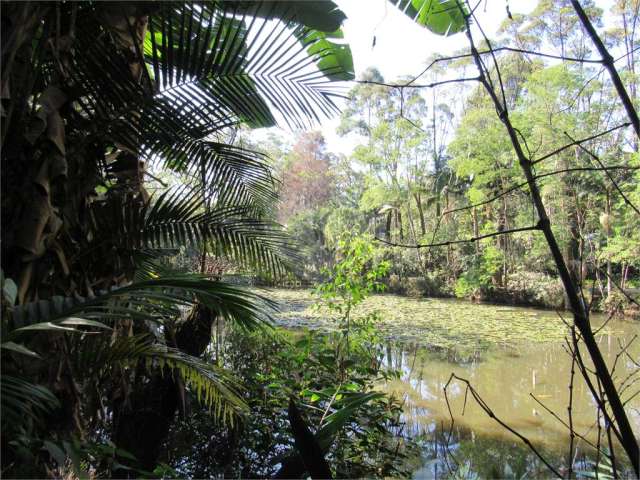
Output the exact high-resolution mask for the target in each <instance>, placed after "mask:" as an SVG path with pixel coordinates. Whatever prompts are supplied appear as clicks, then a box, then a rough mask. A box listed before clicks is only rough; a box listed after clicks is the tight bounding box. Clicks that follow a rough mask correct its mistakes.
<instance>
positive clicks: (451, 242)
mask: <svg viewBox="0 0 640 480" xmlns="http://www.w3.org/2000/svg"><path fill="white" fill-rule="evenodd" d="M530 230H540V226H539V225H534V226H530V227H521V228H512V229H509V230H498V231H497V232H491V233H487V234H485V235H479V236H477V237H471V238H467V239H464V240H448V241H446V242H439V243H418V244H416V245H406V244H401V243H394V242H390V241H388V240H385V239H383V238H380V237H375V239H376V240H377V241H379V242H382V243H384V244H386V245H390V246H392V247H403V248H432V247H445V246H447V245H456V244H459V243H471V242H477V241H479V240H483V239H485V238H491V237H497V236H499V235H507V234H509V233H517V232H527V231H530Z"/></svg>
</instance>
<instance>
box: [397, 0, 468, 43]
mask: <svg viewBox="0 0 640 480" xmlns="http://www.w3.org/2000/svg"><path fill="white" fill-rule="evenodd" d="M390 1H391V3H393V4H394V5H395V6H397V7H398V8H399V9H400V10H402V12H404V13H405V15H407V16H408V17H410V18H411V19H412V20H413V21H415V22H416V23H417V24H419V25H422V26H423V27H426V28H428V29H429V30H431V31H432V32H433V33H436V34H438V35H444V36H445V37H446V36H449V35H453V34H455V33H458V32H462V31H464V30H465V28H466V23H465V16H466V15H468V14H469V12H468V11H467V9H466V7H465V6H464V5H463V4H462V2H460V1H459V0H390Z"/></svg>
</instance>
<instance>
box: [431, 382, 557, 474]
mask: <svg viewBox="0 0 640 480" xmlns="http://www.w3.org/2000/svg"><path fill="white" fill-rule="evenodd" d="M453 380H457V381H459V382H462V383H464V384H465V385H466V389H467V390H468V391H469V392H470V393H471V396H472V397H473V399H474V400H475V401H476V404H478V406H479V407H480V408H482V410H484V412H485V413H486V414H487V415H488V416H489V418H492V419H493V420H495V421H496V422H497V423H498V424H500V425H501V426H502V427H503V428H504V429H506V430H508V431H509V432H511V433H512V434H513V435H515V436H516V437H518V438H519V439H520V440H522V442H523V443H524V444H525V445H527V447H529V449H530V450H531V451H532V452H533V453H534V454H535V455H536V456H537V457H538V458H539V459H540V461H541V462H542V463H544V465H545V466H546V467H547V468H548V469H549V470H550V471H551V472H552V473H553V474H554V475H556V476H557V477H558V478H562V475H561V474H560V472H558V471H557V470H556V469H555V468H553V466H552V465H551V464H550V463H549V462H548V461H547V460H546V459H545V458H544V457H543V456H542V454H541V453H540V452H539V451H538V449H537V448H536V447H535V446H534V445H533V444H532V443H531V441H530V440H529V439H528V438H527V437H525V436H524V435H522V434H521V433H520V432H518V431H516V430H514V429H513V428H511V427H510V426H509V425H508V424H506V423H505V422H504V421H502V420H501V419H500V418H499V417H498V416H497V415H496V414H495V413H494V412H493V410H491V408H489V405H487V403H486V402H485V401H484V400H483V399H482V397H481V396H480V394H479V393H478V392H477V391H476V390H475V388H473V386H472V385H471V382H469V380H467V379H466V378H462V377H459V376H457V375H456V374H455V373H452V374H451V376H450V377H449V380H448V381H447V383H446V384H445V386H444V388H443V390H444V398H445V401H446V403H447V409H448V410H449V416H450V417H451V424H452V426H453V423H454V417H453V412H452V411H451V404H450V403H449V396H448V390H447V389H448V388H449V385H450V384H451V382H452V381H453Z"/></svg>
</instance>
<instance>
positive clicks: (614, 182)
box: [564, 132, 640, 215]
mask: <svg viewBox="0 0 640 480" xmlns="http://www.w3.org/2000/svg"><path fill="white" fill-rule="evenodd" d="M564 134H565V135H566V136H567V137H568V138H569V139H570V140H573V138H571V136H570V135H569V134H568V133H567V132H564ZM573 141H574V142H575V140H573ZM576 145H578V148H580V149H582V151H583V152H585V153H586V154H587V155H589V156H590V157H591V158H593V159H594V160H595V161H596V163H597V164H598V165H600V167H604V165H603V164H602V160H600V157H598V156H597V155H596V154H595V153H593V152H592V151H591V150H588V149H587V148H586V147H585V146H584V145H581V144H579V143H576ZM605 173H606V174H607V177H609V180H611V183H612V184H613V186H614V187H615V189H616V190H617V191H618V193H619V194H620V196H621V197H622V199H623V200H624V203H626V204H627V205H629V206H630V207H631V208H632V209H633V210H634V211H635V212H636V213H637V214H638V215H640V210H638V207H636V206H635V205H634V204H633V202H631V200H629V198H628V197H627V196H626V195H625V194H624V192H623V191H622V189H621V188H620V186H619V185H618V182H616V181H615V180H614V179H613V176H611V174H610V173H609V172H608V171H607V170H605Z"/></svg>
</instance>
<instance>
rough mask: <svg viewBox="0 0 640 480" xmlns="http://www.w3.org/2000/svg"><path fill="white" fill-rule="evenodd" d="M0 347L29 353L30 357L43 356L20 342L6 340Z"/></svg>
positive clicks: (25, 353)
mask: <svg viewBox="0 0 640 480" xmlns="http://www.w3.org/2000/svg"><path fill="white" fill-rule="evenodd" d="M0 348H4V349H7V350H12V351H14V352H17V353H21V354H23V355H27V356H28V357H33V358H41V357H40V355H38V354H37V353H36V352H34V351H32V350H29V349H28V348H27V347H25V346H24V345H20V344H19V343H14V342H4V343H2V344H0Z"/></svg>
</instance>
